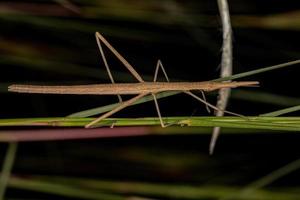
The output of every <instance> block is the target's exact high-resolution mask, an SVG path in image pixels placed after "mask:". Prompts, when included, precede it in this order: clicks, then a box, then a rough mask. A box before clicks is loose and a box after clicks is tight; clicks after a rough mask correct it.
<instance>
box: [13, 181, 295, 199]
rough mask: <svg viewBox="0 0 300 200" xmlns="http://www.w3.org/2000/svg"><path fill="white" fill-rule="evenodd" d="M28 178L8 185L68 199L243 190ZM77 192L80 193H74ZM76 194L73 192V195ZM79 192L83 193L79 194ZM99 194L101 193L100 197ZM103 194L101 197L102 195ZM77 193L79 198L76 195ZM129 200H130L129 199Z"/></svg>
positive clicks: (263, 194) (258, 195) (267, 194)
mask: <svg viewBox="0 0 300 200" xmlns="http://www.w3.org/2000/svg"><path fill="white" fill-rule="evenodd" d="M26 177H27V178H21V177H16V176H14V177H11V178H10V180H9V186H10V187H12V188H17V189H23V190H30V191H37V192H46V193H51V194H56V195H62V196H68V197H81V198H88V199H90V198H92V199H94V198H95V197H98V198H99V197H101V196H100V195H102V194H106V193H113V195H116V196H118V195H120V196H121V195H124V196H126V195H128V194H131V196H139V195H141V196H144V197H145V196H146V198H147V196H150V198H151V197H152V196H156V197H157V196H159V197H164V198H172V199H173V198H176V199H178V198H179V199H203V198H204V199H205V198H213V199H215V198H222V197H226V196H228V195H230V194H234V193H236V192H238V191H240V188H239V187H236V186H232V187H230V186H201V185H200V186H197V185H196V186H195V185H186V184H185V185H179V184H176V185H175V184H162V183H143V182H126V181H123V182H121V181H102V180H95V179H81V178H70V177H53V176H51V177H50V176H26ZM76 189H77V191H75V190H76ZM72 192H74V193H72ZM78 193H80V194H78ZM97 193H98V194H97ZM99 193H100V195H99ZM76 194H78V195H79V196H73V195H76ZM298 195H299V194H297V193H293V192H290V193H288V192H280V191H276V190H275V191H271V190H262V189H258V190H255V191H253V193H251V194H249V195H248V198H249V199H253V200H256V199H257V200H258V199H265V200H267V199H270V200H271V199H272V200H281V199H287V200H289V199H290V200H297V198H298ZM127 199H128V198H127Z"/></svg>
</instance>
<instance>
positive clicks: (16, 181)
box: [9, 177, 127, 200]
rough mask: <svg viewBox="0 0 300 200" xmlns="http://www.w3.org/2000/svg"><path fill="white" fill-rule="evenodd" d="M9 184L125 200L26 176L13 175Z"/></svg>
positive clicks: (97, 197)
mask: <svg viewBox="0 0 300 200" xmlns="http://www.w3.org/2000/svg"><path fill="white" fill-rule="evenodd" d="M9 186H10V187H13V188H18V189H23V190H30V191H36V192H43V193H47V194H54V195H60V196H65V197H73V198H82V199H106V200H125V199H127V198H126V197H122V196H121V195H113V194H106V193H102V192H98V191H92V190H85V189H81V188H79V187H72V186H68V185H63V184H60V183H51V182H45V181H39V180H32V179H26V178H17V177H11V178H10V180H9Z"/></svg>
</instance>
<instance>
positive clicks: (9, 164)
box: [0, 142, 18, 199]
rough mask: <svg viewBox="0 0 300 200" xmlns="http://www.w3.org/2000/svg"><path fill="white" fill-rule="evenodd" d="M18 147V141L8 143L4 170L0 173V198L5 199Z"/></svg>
mask: <svg viewBox="0 0 300 200" xmlns="http://www.w3.org/2000/svg"><path fill="white" fill-rule="evenodd" d="M17 148H18V143H16V142H11V143H9V144H8V147H7V152H6V155H5V158H4V162H3V165H2V172H1V175H0V199H4V196H5V191H6V187H7V184H8V181H9V177H10V174H11V170H12V168H13V164H14V161H15V157H16V153H17Z"/></svg>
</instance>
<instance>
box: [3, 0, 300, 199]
mask: <svg viewBox="0 0 300 200" xmlns="http://www.w3.org/2000/svg"><path fill="white" fill-rule="evenodd" d="M229 5H230V11H231V14H232V15H231V17H232V23H233V30H234V72H235V73H236V74H237V73H241V72H245V71H251V70H254V69H257V68H260V67H261V66H270V65H275V64H278V63H283V62H286V61H290V60H297V59H299V57H300V52H299V45H300V44H299V30H300V24H299V23H300V20H299V18H300V14H299V10H300V5H299V2H297V1H292V0H289V1H285V2H284V3H283V2H282V1H277V0H268V1H263V2H262V1H259V0H252V1H250V0H232V1H230V2H229ZM0 25H1V34H0V65H1V74H0V77H1V83H0V90H1V108H0V109H1V118H2V119H1V125H5V126H3V127H2V129H1V137H2V139H3V140H2V141H14V140H17V139H16V138H14V136H16V135H14V134H17V133H19V132H18V131H27V132H20V133H21V134H24V133H26V134H28V133H30V134H32V133H33V134H36V133H37V132H39V133H40V134H41V133H45V134H47V133H48V132H47V131H49V130H45V129H41V128H39V127H33V126H32V125H41V121H40V120H42V123H44V124H42V125H47V126H48V125H49V123H48V122H49V119H51V120H52V119H54V118H52V116H66V115H67V114H71V113H73V112H75V111H81V110H87V109H90V108H93V107H98V106H99V105H108V104H110V102H111V100H112V101H116V98H109V97H107V98H102V97H101V98H99V97H87V96H84V97H75V96H71V97H67V96H57V97H53V96H50V95H48V96H46V97H42V96H39V95H21V94H8V93H7V91H6V88H7V85H9V84H11V83H21V82H22V83H24V82H25V83H40V84H43V83H50V84H83V83H94V82H107V81H108V76H107V73H106V71H105V70H104V66H103V63H102V61H101V60H100V56H99V53H98V50H97V46H96V42H95V39H94V32H96V31H99V32H101V33H103V35H105V37H106V38H107V39H108V40H109V41H110V42H111V43H112V45H113V46H114V47H116V48H117V49H118V50H119V51H120V52H121V53H122V54H123V55H124V56H125V57H126V58H128V60H129V62H130V63H132V64H134V66H136V70H137V71H138V72H139V73H141V75H142V76H143V77H145V79H146V80H152V77H153V75H152V74H153V71H154V64H155V62H156V59H158V58H161V59H162V60H163V62H164V66H165V67H166V70H167V72H168V74H169V76H170V77H171V81H172V80H193V81H195V80H198V81H199V80H212V79H214V78H217V74H218V73H216V70H217V66H218V64H219V62H220V49H221V44H222V40H221V31H220V23H219V16H218V8H217V3H216V2H215V1H211V0H203V1H197V0H188V1H176V0H164V1H158V0H147V1H137V0H109V1H106V0H90V1H83V0H53V1H50V0H43V1H36V0H26V1H21V0H20V1H1V2H0ZM106 53H108V58H109V61H110V62H111V63H112V64H111V65H112V66H113V74H114V75H115V79H116V80H117V81H119V82H127V81H132V80H133V78H132V77H131V75H130V74H128V73H127V71H124V70H123V68H122V66H119V65H118V63H117V62H116V60H115V58H113V57H112V56H111V55H110V54H109V52H108V51H106ZM298 66H299V64H298V65H295V67H293V68H285V69H281V70H276V71H272V72H268V73H265V74H263V75H255V76H253V77H251V80H258V81H260V82H261V88H254V89H253V88H250V89H248V90H244V89H243V90H240V89H239V90H234V91H233V100H232V105H231V107H230V108H229V109H231V108H232V109H233V110H237V111H235V112H238V113H242V114H244V113H245V114H246V115H248V114H252V115H258V114H261V113H268V115H269V116H276V115H279V114H290V115H291V113H290V112H291V111H298V110H299V106H298V105H299V94H298V93H297V92H296V91H298V90H297V88H296V86H297V81H298V80H299V78H298V76H299V75H298V74H299V69H298V68H299V67H298ZM213 97H214V96H209V97H208V98H209V100H210V101H211V100H212V99H213ZM170 99H171V98H170ZM240 100H244V101H240ZM245 100H246V101H245ZM172 101H174V103H171V100H170V101H169V100H163V99H162V100H161V101H160V103H161V104H162V107H163V108H164V110H163V112H164V116H185V115H187V113H188V114H190V113H192V112H191V110H195V107H198V106H199V105H198V103H197V104H193V103H191V100H190V99H184V98H182V97H181V96H180V95H178V96H176V98H172ZM262 103H263V104H262ZM169 105H170V106H169ZM108 106H111V105H108ZM290 106H293V107H290ZM148 107H149V108H148ZM183 107H184V109H183ZM284 107H290V108H288V109H286V108H285V109H283V108H284ZM106 108H107V107H106ZM101 109H103V107H101ZM153 109H154V107H153V105H152V106H149V105H148V104H145V106H143V107H139V108H138V110H137V111H135V110H130V111H129V112H127V111H126V113H125V115H122V113H121V114H120V116H126V117H128V116H130V113H131V112H132V116H139V114H140V115H141V116H150V115H151V113H152V111H151V110H153ZM282 109H283V110H282ZM276 110H279V111H278V112H272V113H270V112H271V111H276ZM141 111H143V113H141ZM93 112H94V113H97V112H99V109H98V110H97V109H96V110H93ZM298 113H299V112H295V113H293V114H294V115H295V116H297V114H298ZM81 114H82V113H81ZM84 114H86V113H84ZM89 114H90V113H89ZM136 114H138V115H136ZM195 114H197V115H198V113H197V112H195ZM193 115H194V114H193ZM36 116H37V117H44V116H45V118H43V119H40V118H39V119H36V118H32V117H36ZM85 116H87V115H85ZM16 117H27V118H26V119H17V120H15V119H8V118H16ZM29 117H30V118H29ZM118 117H119V116H118ZM55 119H56V122H57V119H59V120H58V121H59V123H62V125H63V126H66V125H74V124H70V122H69V121H68V120H71V121H72V120H75V121H76V122H75V125H76V126H82V125H84V124H85V123H86V121H89V120H90V119H88V118H85V119H81V118H78V119H76V118H75V119H72V118H71V119H69V118H67V120H66V118H55ZM167 119H170V120H175V121H178V119H180V120H190V119H191V122H193V123H197V124H198V125H203V124H206V126H209V128H208V127H193V128H186V127H170V128H167V129H161V128H157V127H151V128H150V127H146V130H147V131H146V133H147V134H145V135H147V136H143V137H130V138H111V139H108V138H107V139H103V138H102V139H97V140H96V139H90V140H83V141H60V142H56V141H53V142H51V141H49V142H36V143H34V142H29V143H21V144H19V148H18V154H17V155H16V161H15V163H14V162H13V160H14V159H13V158H14V156H15V153H14V148H13V147H14V144H13V143H11V144H10V147H11V148H10V150H11V151H8V156H7V157H6V160H8V161H7V162H4V163H5V164H6V165H3V167H4V170H3V171H2V174H1V177H0V180H2V181H1V186H0V189H1V191H5V185H6V184H8V190H7V192H6V195H5V197H6V198H5V199H54V198H55V199H58V198H61V197H63V198H65V199H74V198H78V199H222V198H225V199H295V200H296V199H299V198H298V197H299V196H300V194H299V190H300V189H299V185H300V183H299V180H300V179H299V172H298V171H296V170H297V169H298V168H299V166H298V163H296V162H297V159H298V158H299V145H298V141H299V139H300V138H299V136H298V134H295V133H297V132H299V131H297V130H299V123H298V120H299V119H298V117H285V118H279V117H278V118H276V117H270V118H267V119H268V120H267V121H266V120H263V119H266V118H264V117H253V118H251V119H254V121H255V123H254V122H253V121H251V120H250V121H247V120H245V119H240V118H234V117H226V118H224V119H220V120H217V121H214V120H215V119H213V118H210V117H204V118H201V117H199V118H198V117H194V116H192V117H180V118H178V119H175V118H174V119H173V118H172V117H168V118H167ZM200 119H201V120H200ZM203 119H207V120H204V121H203ZM34 120H37V121H34ZM82 120H83V121H82ZM109 120H114V119H107V121H109ZM118 120H120V123H121V121H122V123H123V124H124V123H125V125H128V123H133V122H134V123H139V124H143V123H146V124H147V125H149V124H150V123H152V124H158V121H157V120H154V119H153V118H147V119H131V118H130V119H126V118H121V119H119V118H118ZM126 120H129V122H128V121H126ZM143 120H148V121H147V122H145V121H143ZM259 120H262V121H259ZM237 121H238V122H239V123H237ZM17 122H19V123H22V125H26V126H28V125H29V126H30V127H24V126H21V127H19V128H16V127H14V128H13V127H9V128H8V127H7V125H9V124H7V123H10V124H11V125H16V123H17ZM113 122H115V121H113ZM5 123H6V124H5ZM34 123H37V124H34ZM126 123H127V124H126ZM251 123H252V124H251ZM249 124H251V126H252V128H253V129H249ZM50 125H53V124H51V122H50ZM54 125H58V124H54ZM214 125H223V126H230V127H232V126H236V127H238V129H232V128H228V129H225V130H224V133H226V135H224V136H222V137H221V138H220V141H219V143H218V144H217V151H216V155H214V156H213V157H210V156H208V153H207V148H208V140H209V136H208V134H207V133H210V131H211V128H210V127H211V126H214ZM258 126H259V127H258ZM243 127H246V128H247V127H248V129H244V128H243ZM262 127H263V129H264V130H262V129H261V128H262ZM266 127H267V128H266ZM270 127H271V128H270ZM272 127H273V128H272ZM274 127H276V129H277V131H274ZM136 128H139V127H136ZM240 128H243V129H240ZM258 128H259V129H258ZM289 128H291V129H293V132H286V131H284V130H288V129H289ZM266 129H270V131H269V130H266ZM272 129H273V130H272ZM279 129H280V130H281V131H278V130H279ZM51 130H52V129H51ZM81 130H82V129H76V130H70V131H74V133H75V132H79V133H80V131H81ZM96 130H99V132H101V129H96ZM105 130H106V129H103V130H102V134H105ZM52 131H56V133H58V134H59V133H63V132H64V131H65V132H67V129H63V130H61V129H59V128H57V129H56V128H53V130H52ZM114 131H115V132H116V133H118V129H115V130H114ZM13 133H14V134H13ZM87 133H88V132H85V131H83V130H82V133H80V134H81V135H83V134H87ZM170 133H172V134H171V135H170ZM234 133H236V134H235V135H232V134H234ZM254 133H255V134H254ZM278 133H280V134H278ZM187 134H188V135H187ZM185 135H187V136H185ZM7 136H9V137H7ZM18 136H20V135H18ZM22 136H24V135H22ZM33 136H34V135H33ZM50 136H51V135H50ZM31 137H32V135H31ZM5 139H6V140H5ZM48 139H49V138H48ZM6 147H7V145H6V144H3V145H1V146H0V148H2V151H1V152H2V154H1V157H3V158H4V152H5V150H4V149H5V148H6ZM15 147H16V146H15ZM15 150H16V148H15ZM3 160H4V159H3ZM293 160H296V161H295V162H292V161H293ZM13 163H14V165H13V166H10V165H12V164H13ZM288 163H291V164H292V165H293V166H292V168H293V170H294V171H296V172H294V171H293V172H292V170H290V171H288V172H286V171H285V172H286V173H282V171H280V170H279V172H278V171H276V170H277V169H281V168H282V167H283V166H286V165H287V164H288ZM295 163H296V164H295ZM11 167H12V174H13V176H11V177H10V178H9V175H10V173H11V172H10V170H11V169H10V168H11ZM283 169H286V168H285V167H283ZM274 170H275V172H278V173H273V174H272V173H271V172H272V171H274ZM270 173H271V177H273V179H272V178H271V179H268V180H267V181H266V182H264V184H263V185H259V186H257V185H254V186H255V189H254V190H253V188H252V189H251V186H253V185H251V183H257V182H258V183H259V180H262V179H261V177H266V176H267V175H268V174H270ZM289 173H293V174H291V175H289ZM36 175H39V176H36ZM267 177H268V176H267ZM3 180H4V182H3ZM263 180H264V181H265V180H266V179H263ZM255 181H257V182H255ZM249 187H250V189H251V190H249ZM247 188H248V190H247ZM245 191H246V193H245ZM232 194H242V195H237V196H232Z"/></svg>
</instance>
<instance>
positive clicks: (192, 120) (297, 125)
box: [0, 117, 300, 132]
mask: <svg viewBox="0 0 300 200" xmlns="http://www.w3.org/2000/svg"><path fill="white" fill-rule="evenodd" d="M94 119H95V118H58V117H57V118H26V119H0V126H2V127H5V126H45V127H46V126H55V127H83V126H84V125H86V124H87V123H88V122H91V121H92V120H94ZM164 120H165V121H166V122H168V123H171V124H174V125H179V126H194V127H197V126H199V127H213V126H220V127H226V128H243V129H260V130H282V131H297V132H298V131H300V117H245V118H241V117H168V118H166V119H164ZM112 124H114V126H154V125H155V126H157V125H159V124H160V122H159V119H157V118H107V119H105V120H103V121H101V122H99V123H98V124H97V125H99V126H111V125H112Z"/></svg>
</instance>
